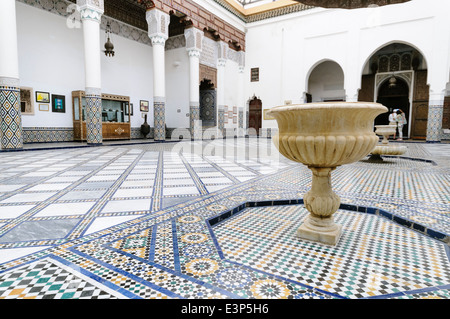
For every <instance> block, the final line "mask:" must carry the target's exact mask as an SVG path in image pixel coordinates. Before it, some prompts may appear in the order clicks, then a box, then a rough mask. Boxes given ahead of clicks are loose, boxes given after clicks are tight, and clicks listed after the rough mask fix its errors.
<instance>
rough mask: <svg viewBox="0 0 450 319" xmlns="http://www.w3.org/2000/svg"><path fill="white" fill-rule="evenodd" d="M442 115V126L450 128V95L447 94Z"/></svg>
mask: <svg viewBox="0 0 450 319" xmlns="http://www.w3.org/2000/svg"><path fill="white" fill-rule="evenodd" d="M442 116H443V117H442V128H443V129H450V96H446V97H445V99H444V113H443V114H442Z"/></svg>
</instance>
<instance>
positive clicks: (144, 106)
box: [140, 100, 149, 112]
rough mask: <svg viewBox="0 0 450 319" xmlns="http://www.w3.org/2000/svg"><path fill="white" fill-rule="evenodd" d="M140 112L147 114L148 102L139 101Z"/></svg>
mask: <svg viewBox="0 0 450 319" xmlns="http://www.w3.org/2000/svg"><path fill="white" fill-rule="evenodd" d="M140 104H141V112H148V105H149V103H148V101H144V100H141V102H140Z"/></svg>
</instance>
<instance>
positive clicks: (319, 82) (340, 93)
mask: <svg viewBox="0 0 450 319" xmlns="http://www.w3.org/2000/svg"><path fill="white" fill-rule="evenodd" d="M307 83H308V88H307V93H306V97H307V102H330V101H344V100H345V90H344V71H343V70H342V68H341V66H340V65H339V64H337V63H336V62H334V61H329V60H327V61H323V62H321V63H319V64H318V65H316V66H315V67H314V68H313V70H312V71H311V73H310V75H309V77H308V81H307Z"/></svg>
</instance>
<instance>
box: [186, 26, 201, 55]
mask: <svg viewBox="0 0 450 319" xmlns="http://www.w3.org/2000/svg"><path fill="white" fill-rule="evenodd" d="M184 37H185V38H186V50H187V51H189V52H190V51H194V50H195V51H199V52H201V51H202V49H203V31H201V30H199V29H197V28H193V27H192V28H187V29H185V30H184Z"/></svg>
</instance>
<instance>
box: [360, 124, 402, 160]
mask: <svg viewBox="0 0 450 319" xmlns="http://www.w3.org/2000/svg"><path fill="white" fill-rule="evenodd" d="M396 130H397V126H396V125H375V134H377V135H380V136H383V140H382V141H381V143H379V144H378V145H376V146H375V148H374V149H373V150H372V151H371V152H370V154H371V156H370V158H369V160H370V161H379V162H382V161H383V158H382V157H381V155H403V154H405V153H406V151H407V150H408V148H407V147H406V146H403V145H392V144H389V136H391V135H395V133H396Z"/></svg>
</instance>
